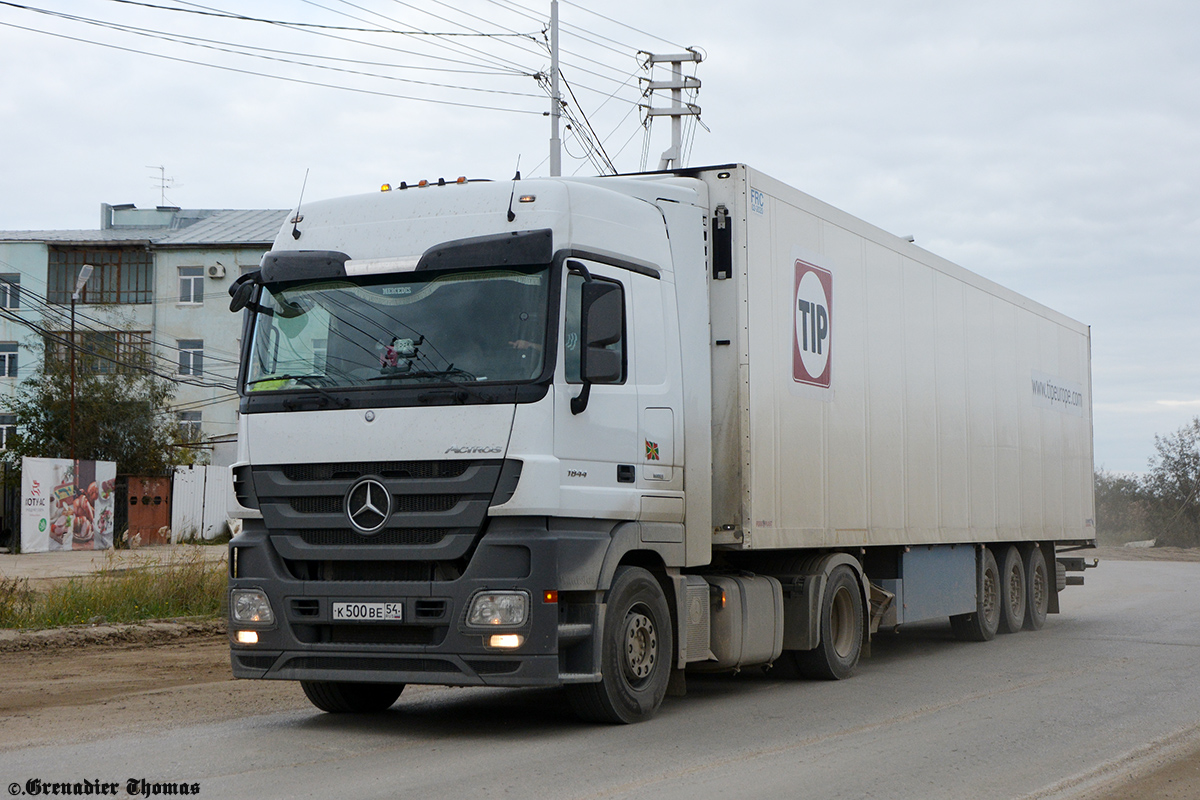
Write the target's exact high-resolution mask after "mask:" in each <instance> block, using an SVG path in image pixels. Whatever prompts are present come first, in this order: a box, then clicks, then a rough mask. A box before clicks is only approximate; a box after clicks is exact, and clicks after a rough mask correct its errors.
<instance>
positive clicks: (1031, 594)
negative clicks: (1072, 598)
mask: <svg viewBox="0 0 1200 800" xmlns="http://www.w3.org/2000/svg"><path fill="white" fill-rule="evenodd" d="M1025 585H1026V589H1027V592H1028V594H1027V597H1026V600H1025V630H1027V631H1040V630H1041V629H1042V626H1043V625H1045V624H1046V614H1047V613H1048V611H1049V610H1050V571H1049V570H1048V569H1047V568H1046V555H1045V554H1044V553H1043V552H1042V548H1041V547H1040V546H1038V545H1036V544H1035V545H1034V546H1033V547H1030V548H1029V551H1028V552H1027V553H1026V554H1025Z"/></svg>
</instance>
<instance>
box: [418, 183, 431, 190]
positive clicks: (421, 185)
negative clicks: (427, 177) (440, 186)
mask: <svg viewBox="0 0 1200 800" xmlns="http://www.w3.org/2000/svg"><path fill="white" fill-rule="evenodd" d="M428 185H429V181H420V182H418V183H417V188H419V189H424V188H425V187H426V186H428Z"/></svg>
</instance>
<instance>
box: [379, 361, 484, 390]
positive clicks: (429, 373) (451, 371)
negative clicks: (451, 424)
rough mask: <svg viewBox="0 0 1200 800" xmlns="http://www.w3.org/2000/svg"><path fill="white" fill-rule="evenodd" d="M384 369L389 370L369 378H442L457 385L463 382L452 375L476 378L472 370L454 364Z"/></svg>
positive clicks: (380, 379) (382, 379)
mask: <svg viewBox="0 0 1200 800" xmlns="http://www.w3.org/2000/svg"><path fill="white" fill-rule="evenodd" d="M383 369H386V370H388V371H387V372H384V373H383V374H381V375H376V376H374V377H371V378H367V380H369V381H388V380H398V379H401V378H441V379H442V380H444V381H445V382H446V383H452V384H454V385H456V386H457V385H459V384H460V383H461V382H460V381H456V380H454V379H453V378H451V377H450V376H452V375H453V376H455V377H459V376H461V377H463V378H466V379H468V380H472V381H473V380H475V376H474V375H472V374H471V373H470V372H467V371H466V370H465V369H459V368H458V367H455V366H454V365H451V366H449V367H447V368H446V369H419V370H413V371H411V372H400V371H399V370H397V371H395V372H392V371H391V369H389V368H388V367H384V368H383Z"/></svg>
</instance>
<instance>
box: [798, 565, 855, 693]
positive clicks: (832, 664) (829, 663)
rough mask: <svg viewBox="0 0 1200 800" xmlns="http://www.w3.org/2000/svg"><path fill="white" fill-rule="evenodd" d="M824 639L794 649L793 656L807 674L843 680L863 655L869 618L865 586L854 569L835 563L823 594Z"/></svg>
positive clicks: (822, 624) (803, 674)
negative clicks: (864, 611)
mask: <svg viewBox="0 0 1200 800" xmlns="http://www.w3.org/2000/svg"><path fill="white" fill-rule="evenodd" d="M820 626H821V643H820V644H819V645H817V646H816V647H815V648H813V649H812V650H795V651H793V652H792V658H793V659H794V660H795V662H796V669H798V670H799V671H800V674H801V675H802V676H804V677H805V678H818V679H821V680H827V681H840V680H843V679H845V678H849V677H850V676H851V675H852V674H854V668H855V667H856V666H858V659H859V656H861V655H862V645H863V633H864V631H865V629H866V620H865V617H864V615H863V597H862V587H860V586H859V584H858V578H857V577H856V576H855V574H854V570H852V569H850V567H848V566H846V565H845V564H841V565H839V566H837V567H834V569H833V571H832V572H830V573H829V579H828V580H827V581H826V582H825V594H824V596H823V597H822V598H821V619H820Z"/></svg>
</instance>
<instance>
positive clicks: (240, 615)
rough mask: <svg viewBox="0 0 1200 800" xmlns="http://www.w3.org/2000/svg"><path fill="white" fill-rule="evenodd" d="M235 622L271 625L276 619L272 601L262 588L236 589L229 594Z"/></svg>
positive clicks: (230, 607)
mask: <svg viewBox="0 0 1200 800" xmlns="http://www.w3.org/2000/svg"><path fill="white" fill-rule="evenodd" d="M229 609H230V612H231V614H232V616H233V621H234V622H241V623H255V624H258V625H270V624H271V623H273V622H274V621H275V614H274V612H273V611H271V601H270V600H268V599H267V595H266V593H265V592H263V591H262V590H261V589H234V590H233V591H232V592H231V593H230V595H229Z"/></svg>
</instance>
